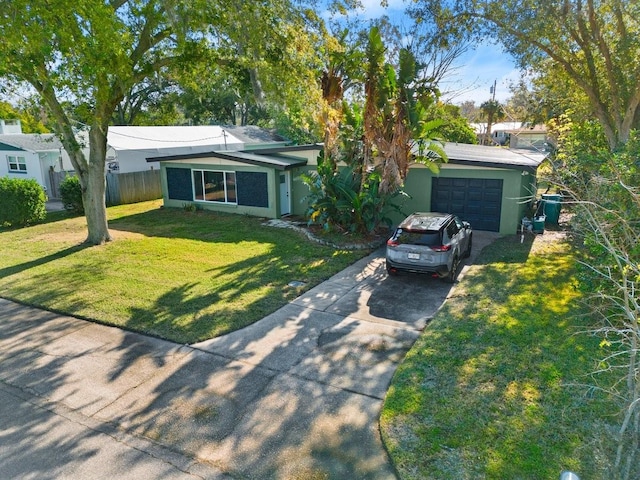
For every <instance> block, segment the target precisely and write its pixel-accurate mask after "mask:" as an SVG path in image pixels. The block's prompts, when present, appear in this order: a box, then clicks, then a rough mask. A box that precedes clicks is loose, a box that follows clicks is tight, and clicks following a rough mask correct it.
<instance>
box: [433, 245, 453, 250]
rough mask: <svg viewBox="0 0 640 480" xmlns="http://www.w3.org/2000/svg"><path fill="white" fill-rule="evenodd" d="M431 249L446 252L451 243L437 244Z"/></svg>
mask: <svg viewBox="0 0 640 480" xmlns="http://www.w3.org/2000/svg"><path fill="white" fill-rule="evenodd" d="M431 250H433V251H434V252H448V251H449V250H451V245H438V246H435V247H431Z"/></svg>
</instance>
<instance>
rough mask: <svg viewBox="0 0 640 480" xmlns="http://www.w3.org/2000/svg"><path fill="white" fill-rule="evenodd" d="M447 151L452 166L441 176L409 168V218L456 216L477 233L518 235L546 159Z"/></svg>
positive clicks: (454, 147)
mask: <svg viewBox="0 0 640 480" xmlns="http://www.w3.org/2000/svg"><path fill="white" fill-rule="evenodd" d="M444 149H445V152H446V154H447V156H448V162H447V163H444V164H443V165H442V166H441V168H440V172H439V173H438V174H433V173H432V172H431V171H430V170H429V169H428V168H427V167H426V166H424V165H421V164H418V163H415V164H412V165H411V166H410V167H409V173H408V174H407V178H406V181H405V188H404V190H405V192H406V193H408V194H409V195H410V196H411V198H410V199H409V200H408V201H407V202H406V203H405V204H404V208H403V209H404V210H405V212H407V213H410V212H414V211H427V212H428V211H433V212H446V213H455V214H457V215H459V216H460V218H462V219H463V220H466V221H468V222H469V223H471V226H472V227H473V228H474V229H476V230H488V231H493V232H499V233H501V234H505V235H506V234H513V233H516V231H517V229H518V226H519V225H520V222H521V219H522V217H523V216H524V215H525V214H526V213H527V212H528V209H529V207H530V206H531V202H532V201H533V200H534V199H535V196H536V192H537V181H536V172H537V169H538V166H539V165H540V164H541V163H542V161H543V160H544V159H545V154H541V153H538V152H536V151H533V150H514V149H509V148H499V147H491V146H482V145H466V144H456V143H446V144H445V146H444ZM396 220H398V221H399V220H401V219H400V218H398V219H396Z"/></svg>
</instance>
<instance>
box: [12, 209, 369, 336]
mask: <svg viewBox="0 0 640 480" xmlns="http://www.w3.org/2000/svg"><path fill="white" fill-rule="evenodd" d="M108 216H109V227H110V231H111V233H112V235H113V237H114V239H115V240H114V241H113V242H109V243H107V244H105V245H101V246H95V247H86V246H84V245H82V242H83V241H84V239H85V238H86V221H85V218H84V217H74V218H70V217H69V216H68V215H67V214H66V213H64V212H56V213H51V214H49V217H48V219H47V221H46V223H43V224H39V225H35V226H31V227H28V228H22V229H9V230H8V229H4V230H0V252H1V253H0V296H2V297H4V298H7V299H11V300H15V301H19V302H22V303H25V304H28V305H34V306H37V307H42V308H45V309H48V310H52V311H56V312H62V313H65V314H69V315H74V316H79V317H81V318H87V319H92V320H96V321H98V322H101V323H105V324H109V325H117V326H120V327H125V328H127V329H130V330H133V331H139V332H144V333H148V334H151V335H155V336H158V337H161V338H166V339H170V340H174V341H177V342H180V343H193V342H196V341H200V340H204V339H207V338H211V337H214V336H217V335H222V334H224V333H227V332H230V331H233V330H236V329H239V328H242V327H244V326H246V325H249V324H251V323H253V322H255V321H257V320H259V319H260V318H262V317H263V316H265V315H267V314H269V313H271V312H273V311H275V310H276V309H278V308H279V307H281V306H283V305H284V304H286V303H287V302H288V301H290V300H292V299H293V298H295V297H296V296H298V295H299V294H300V293H302V292H303V290H304V289H308V288H311V287H312V286H314V285H316V284H318V283H320V282H321V281H323V280H325V279H326V278H328V277H330V276H331V275H332V274H334V273H336V272H338V271H340V270H341V269H343V268H345V267H346V266H348V265H349V264H351V263H353V262H354V261H355V260H357V259H358V258H360V257H362V256H363V255H364V254H366V253H368V252H366V251H356V252H348V251H342V250H339V249H335V248H329V247H325V246H321V245H318V244H316V243H313V242H311V241H309V240H308V239H306V238H305V237H304V236H302V235H301V234H299V233H296V232H294V231H292V230H288V229H279V228H274V227H267V226H263V225H262V220H261V219H258V218H253V217H247V216H241V215H225V214H218V213H214V212H206V211H198V212H193V213H189V212H185V211H184V210H181V209H165V208H160V202H159V201H153V202H143V203H139V204H134V205H123V206H118V207H112V208H109V209H108ZM292 280H298V281H302V282H306V286H305V287H303V288H300V287H298V288H293V287H289V286H288V284H289V282H291V281H292Z"/></svg>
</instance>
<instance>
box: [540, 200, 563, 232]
mask: <svg viewBox="0 0 640 480" xmlns="http://www.w3.org/2000/svg"><path fill="white" fill-rule="evenodd" d="M542 204H543V205H544V216H545V217H546V222H547V223H552V224H554V225H557V224H558V221H559V220H560V209H561V208H562V195H558V194H551V193H545V194H543V195H542Z"/></svg>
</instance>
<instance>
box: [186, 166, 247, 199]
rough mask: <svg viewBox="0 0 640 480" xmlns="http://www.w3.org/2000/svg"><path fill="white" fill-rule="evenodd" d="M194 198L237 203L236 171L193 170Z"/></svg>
mask: <svg viewBox="0 0 640 480" xmlns="http://www.w3.org/2000/svg"><path fill="white" fill-rule="evenodd" d="M193 193H194V199H195V200H199V201H201V202H221V203H237V200H236V174H235V172H214V171H210V170H194V171H193Z"/></svg>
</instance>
